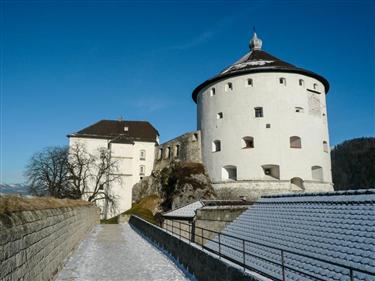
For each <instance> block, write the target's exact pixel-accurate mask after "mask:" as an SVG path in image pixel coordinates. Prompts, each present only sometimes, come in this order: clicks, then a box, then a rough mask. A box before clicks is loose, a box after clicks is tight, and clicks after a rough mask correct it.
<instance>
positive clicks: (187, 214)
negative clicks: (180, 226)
mask: <svg viewBox="0 0 375 281" xmlns="http://www.w3.org/2000/svg"><path fill="white" fill-rule="evenodd" d="M202 207H203V203H202V202H201V201H200V200H199V201H196V202H193V203H190V204H188V205H185V206H183V207H181V208H178V209H174V210H172V211H169V212H166V213H164V214H163V217H167V218H168V217H169V218H172V217H175V218H193V217H194V216H195V211H196V210H197V209H200V208H202Z"/></svg>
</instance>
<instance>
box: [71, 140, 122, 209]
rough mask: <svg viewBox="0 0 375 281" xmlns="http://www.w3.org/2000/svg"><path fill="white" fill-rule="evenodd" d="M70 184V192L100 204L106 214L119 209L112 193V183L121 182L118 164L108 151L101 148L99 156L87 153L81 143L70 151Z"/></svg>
mask: <svg viewBox="0 0 375 281" xmlns="http://www.w3.org/2000/svg"><path fill="white" fill-rule="evenodd" d="M68 170H69V183H70V186H69V188H70V192H71V193H72V194H79V195H80V197H81V198H83V199H85V200H87V201H89V202H93V203H95V204H97V203H99V205H101V206H102V207H103V209H104V210H103V211H104V214H105V216H106V214H107V213H108V211H112V212H113V211H115V210H116V208H117V204H116V196H115V195H114V194H113V192H112V188H111V186H112V183H115V182H120V181H121V177H120V176H119V174H118V166H117V162H116V161H114V160H112V159H111V154H110V151H109V150H108V149H105V148H101V149H99V151H98V156H95V155H92V154H90V153H88V152H87V151H86V148H85V146H84V145H83V144H81V143H76V144H74V145H73V146H71V147H70V149H69V161H68Z"/></svg>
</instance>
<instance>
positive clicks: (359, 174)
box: [331, 138, 375, 190]
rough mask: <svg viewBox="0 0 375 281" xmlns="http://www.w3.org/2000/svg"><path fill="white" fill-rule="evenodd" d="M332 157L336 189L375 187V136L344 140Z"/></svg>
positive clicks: (332, 152)
mask: <svg viewBox="0 0 375 281" xmlns="http://www.w3.org/2000/svg"><path fill="white" fill-rule="evenodd" d="M331 157H332V177H333V183H334V185H335V186H334V187H335V190H349V189H364V188H375V138H358V139H352V140H348V141H344V142H343V143H342V144H339V145H337V146H335V147H334V148H333V150H332V151H331Z"/></svg>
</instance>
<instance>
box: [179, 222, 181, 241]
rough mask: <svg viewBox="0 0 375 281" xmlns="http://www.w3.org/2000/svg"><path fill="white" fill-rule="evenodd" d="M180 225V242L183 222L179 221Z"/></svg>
mask: <svg viewBox="0 0 375 281" xmlns="http://www.w3.org/2000/svg"><path fill="white" fill-rule="evenodd" d="M179 223H180V227H179V228H180V240H181V222H180V221H179Z"/></svg>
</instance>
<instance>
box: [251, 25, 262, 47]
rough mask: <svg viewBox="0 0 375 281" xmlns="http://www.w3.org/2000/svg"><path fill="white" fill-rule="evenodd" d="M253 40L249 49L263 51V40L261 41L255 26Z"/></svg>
mask: <svg viewBox="0 0 375 281" xmlns="http://www.w3.org/2000/svg"><path fill="white" fill-rule="evenodd" d="M253 33H254V34H253V38H251V40H250V43H249V47H250V50H252V51H255V50H261V49H262V40H260V39H259V38H258V36H257V33H256V31H255V26H253Z"/></svg>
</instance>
